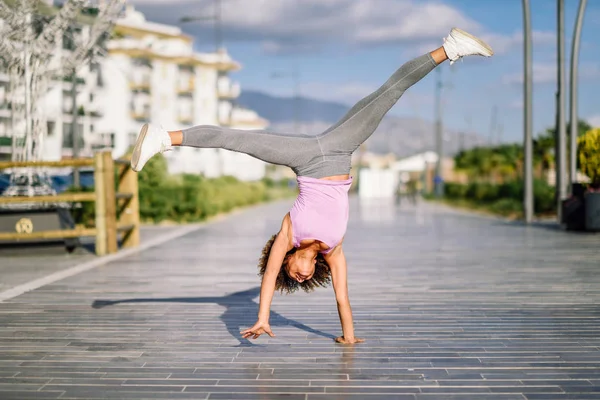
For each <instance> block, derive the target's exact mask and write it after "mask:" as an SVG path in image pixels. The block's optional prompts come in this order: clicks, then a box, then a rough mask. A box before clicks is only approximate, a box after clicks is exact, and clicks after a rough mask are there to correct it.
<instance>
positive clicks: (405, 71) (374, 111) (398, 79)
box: [319, 49, 447, 153]
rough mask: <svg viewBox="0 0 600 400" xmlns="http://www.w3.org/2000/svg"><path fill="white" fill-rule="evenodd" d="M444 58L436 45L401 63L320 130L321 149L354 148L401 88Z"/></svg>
mask: <svg viewBox="0 0 600 400" xmlns="http://www.w3.org/2000/svg"><path fill="white" fill-rule="evenodd" d="M442 54H443V56H442ZM434 55H435V57H434ZM436 59H437V60H438V61H436ZM446 59H447V58H446V54H445V53H444V51H443V49H441V51H440V49H437V50H435V51H433V52H431V53H428V54H425V55H422V56H420V57H418V58H416V59H414V60H411V61H408V62H407V63H405V64H404V65H402V66H401V67H400V68H399V69H397V70H396V72H394V74H392V76H391V77H390V78H389V79H388V80H387V81H386V82H385V83H384V84H383V85H382V86H380V87H379V88H378V89H377V90H376V91H375V92H373V93H371V94H370V95H368V96H367V97H365V98H363V99H362V100H360V101H359V102H358V103H357V104H356V105H354V107H352V108H351V109H350V111H348V113H347V114H346V115H345V116H344V117H343V118H342V119H341V120H340V121H339V122H338V123H337V124H335V125H334V126H332V127H331V128H329V129H328V130H327V131H325V132H323V133H322V134H321V137H320V138H319V141H320V142H321V145H322V146H323V151H324V152H325V153H328V152H330V151H336V150H337V151H340V150H342V151H346V152H349V153H352V152H354V151H355V150H356V149H357V148H358V147H359V146H360V145H361V144H362V143H364V142H365V141H366V140H367V139H368V138H369V137H370V136H371V135H372V134H373V132H375V130H376V129H377V127H378V126H379V124H380V123H381V120H382V119H383V117H384V116H385V115H386V114H387V112H388V111H389V110H390V109H391V108H392V107H393V106H394V105H395V104H396V103H397V102H398V100H399V99H400V97H401V96H402V95H403V94H404V92H405V91H406V90H407V89H408V88H410V87H411V86H412V85H414V84H415V83H417V82H418V81H420V80H421V79H423V78H424V77H425V76H427V74H429V73H430V72H431V71H433V69H434V68H435V67H436V66H437V65H439V64H440V63H441V62H443V61H445V60H446Z"/></svg>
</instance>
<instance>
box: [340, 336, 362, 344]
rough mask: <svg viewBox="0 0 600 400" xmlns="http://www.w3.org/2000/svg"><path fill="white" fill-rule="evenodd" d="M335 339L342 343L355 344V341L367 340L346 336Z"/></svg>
mask: <svg viewBox="0 0 600 400" xmlns="http://www.w3.org/2000/svg"><path fill="white" fill-rule="evenodd" d="M335 341H336V342H337V343H342V344H355V343H362V342H364V341H365V339H359V338H350V339H346V338H345V337H343V336H340V337H337V338H335Z"/></svg>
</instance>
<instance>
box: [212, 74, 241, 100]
mask: <svg viewBox="0 0 600 400" xmlns="http://www.w3.org/2000/svg"><path fill="white" fill-rule="evenodd" d="M240 92H241V90H240V84H239V83H232V82H231V81H230V80H229V78H219V81H218V84H217V93H218V95H219V98H221V99H235V98H237V97H238V96H239V95H240Z"/></svg>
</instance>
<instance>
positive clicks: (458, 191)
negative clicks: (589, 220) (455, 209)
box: [444, 179, 556, 215]
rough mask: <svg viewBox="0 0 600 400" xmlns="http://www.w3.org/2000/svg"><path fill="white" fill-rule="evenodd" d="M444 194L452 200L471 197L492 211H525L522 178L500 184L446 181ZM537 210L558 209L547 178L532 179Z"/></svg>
mask: <svg viewBox="0 0 600 400" xmlns="http://www.w3.org/2000/svg"><path fill="white" fill-rule="evenodd" d="M444 187H445V195H446V198H448V199H451V200H468V201H471V202H473V203H475V204H479V205H484V206H487V207H489V209H490V211H492V212H495V213H498V214H502V215H507V214H512V213H516V212H520V211H522V208H523V206H522V203H523V194H524V187H523V181H522V180H514V181H510V182H505V183H503V184H500V185H494V184H491V183H482V182H471V183H469V184H466V185H465V184H460V183H450V182H449V183H446V184H445V185H444ZM533 196H534V209H535V211H536V212H539V213H548V212H553V211H555V209H556V204H555V200H554V199H555V197H554V187H553V186H550V185H549V184H548V183H547V182H546V181H544V180H539V179H536V180H534V182H533Z"/></svg>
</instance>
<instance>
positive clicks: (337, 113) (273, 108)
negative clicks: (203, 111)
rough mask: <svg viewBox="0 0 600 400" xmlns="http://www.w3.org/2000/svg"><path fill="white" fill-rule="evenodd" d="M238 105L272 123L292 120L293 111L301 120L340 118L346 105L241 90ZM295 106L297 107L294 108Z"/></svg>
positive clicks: (331, 121) (335, 119)
mask: <svg viewBox="0 0 600 400" xmlns="http://www.w3.org/2000/svg"><path fill="white" fill-rule="evenodd" d="M238 103H239V104H240V105H243V106H246V107H248V108H251V109H252V110H254V111H256V112H257V113H258V114H259V115H260V116H262V117H264V118H266V119H268V120H269V121H271V123H273V124H277V123H286V122H293V121H294V118H295V117H296V116H295V112H298V120H299V121H302V122H329V123H333V122H335V121H337V120H338V119H340V118H341V117H342V116H343V115H344V114H345V113H346V112H347V111H348V109H349V107H348V106H346V105H344V104H340V103H334V102H330V101H321V100H314V99H309V98H305V97H299V98H298V99H294V98H292V97H276V96H272V95H269V94H266V93H262V92H255V91H250V90H248V91H242V93H241V94H240V97H239V99H238ZM296 106H297V108H296Z"/></svg>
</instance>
